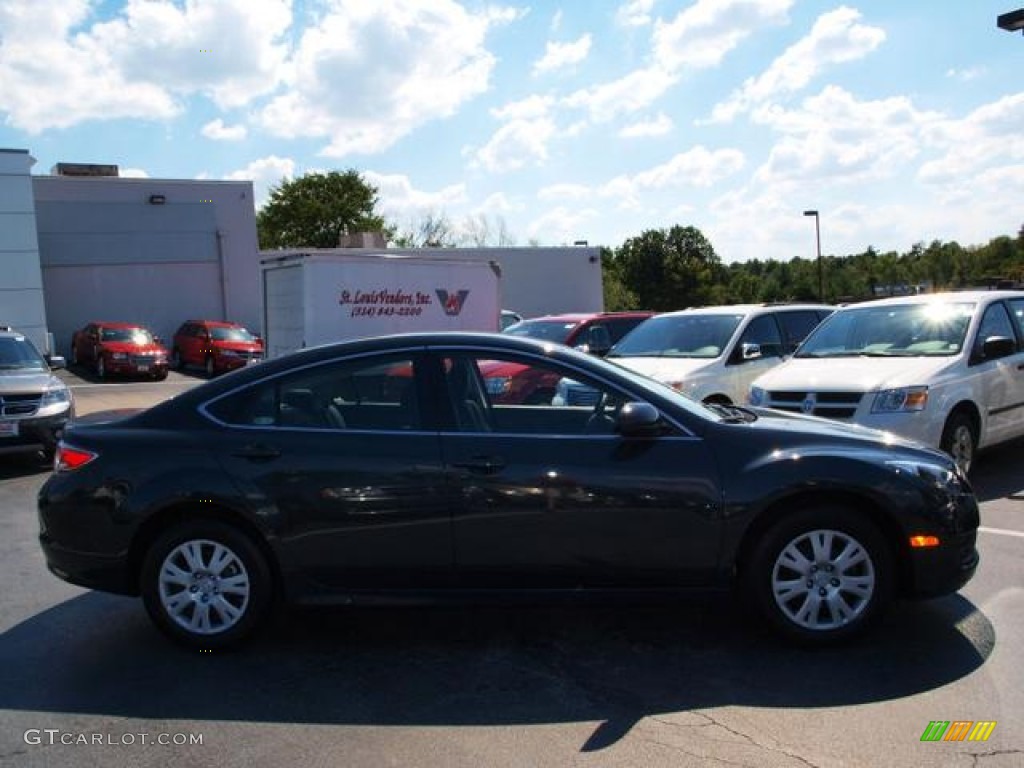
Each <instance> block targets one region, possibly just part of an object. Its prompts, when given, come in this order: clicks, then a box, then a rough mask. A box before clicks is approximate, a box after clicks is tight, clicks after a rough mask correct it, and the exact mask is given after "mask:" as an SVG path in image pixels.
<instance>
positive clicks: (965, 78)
mask: <svg viewBox="0 0 1024 768" xmlns="http://www.w3.org/2000/svg"><path fill="white" fill-rule="evenodd" d="M984 74H985V68H984V67H970V68H969V69H947V70H946V77H948V78H949V79H950V80H958V81H959V82H961V83H969V82H970V81H971V80H977V79H978V78H979V77H981V76H982V75H984Z"/></svg>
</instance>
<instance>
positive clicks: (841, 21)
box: [712, 6, 885, 121]
mask: <svg viewBox="0 0 1024 768" xmlns="http://www.w3.org/2000/svg"><path fill="white" fill-rule="evenodd" d="M860 17H861V14H860V13H859V12H858V11H856V10H854V9H852V8H847V7H845V6H844V7H840V8H837V9H836V10H834V11H830V12H829V13H826V14H823V15H822V16H821V17H820V18H819V19H818V20H817V22H815V24H814V27H813V28H812V29H811V31H810V33H809V34H808V35H807V36H806V37H804V38H803V39H802V40H800V41H799V42H797V43H796V44H794V45H792V46H790V47H789V48H788V49H787V50H786V51H785V52H784V53H783V54H782V55H781V56H779V57H778V58H777V59H775V61H773V62H772V63H771V65H770V66H769V67H768V69H766V70H765V71H764V72H763V73H762V74H761V75H759V76H758V77H756V78H750V79H749V80H747V81H746V82H745V83H744V84H743V87H742V88H740V89H739V90H738V91H736V92H734V93H733V94H732V96H730V97H729V99H727V100H726V101H724V102H722V103H720V104H718V105H716V106H715V108H714V110H713V112H712V120H714V121H728V120H732V119H733V118H735V117H736V116H737V115H738V114H739V113H741V112H745V111H747V110H749V109H751V108H752V107H754V106H755V105H758V104H764V103H766V102H768V101H769V100H771V99H773V98H777V97H779V96H784V95H786V94H790V93H794V92H796V91H799V90H801V89H803V88H805V87H806V86H807V84H808V83H810V82H811V80H812V79H813V78H814V77H815V76H817V75H818V74H820V73H821V72H822V71H823V70H824V69H826V68H827V67H828V66H829V65H832V64H839V63H843V62H847V61H854V60H856V59H860V58H863V57H864V56H866V55H867V54H869V53H871V52H872V51H873V50H875V49H876V48H877V47H878V46H880V45H881V44H882V42H883V41H884V40H885V31H884V30H882V29H880V28H878V27H870V26H867V25H864V24H860V23H858V22H859V20H860Z"/></svg>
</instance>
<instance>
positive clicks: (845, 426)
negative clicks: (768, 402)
mask: <svg viewBox="0 0 1024 768" xmlns="http://www.w3.org/2000/svg"><path fill="white" fill-rule="evenodd" d="M748 409H749V410H751V411H753V412H754V413H755V414H756V415H757V417H758V418H757V420H756V421H753V422H750V423H747V424H742V425H740V426H744V427H748V428H750V429H751V430H753V431H755V432H757V433H771V432H774V433H779V432H783V433H786V434H787V435H789V434H796V433H799V434H801V435H804V436H806V437H808V438H809V439H810V440H809V442H810V443H821V444H826V443H827V444H829V445H836V444H837V443H844V444H847V445H849V446H851V447H858V446H862V447H865V448H874V449H899V450H902V451H904V452H910V453H915V454H918V455H920V456H922V457H930V458H932V459H936V458H938V459H940V460H941V461H942V462H943V463H945V462H947V461H948V459H949V457H948V456H946V454H944V453H942V452H941V451H939V450H937V449H935V448H931V447H929V446H926V445H923V444H922V443H918V442H916V441H914V440H909V439H907V438H905V437H900V436H899V435H897V434H894V433H892V432H885V431H882V430H878V429H871V428H870V427H863V426H860V425H859V424H854V423H847V422H840V421H833V420H832V419H822V418H819V417H817V416H805V415H803V414H799V413H789V412H784V411H775V410H769V409H766V408H748ZM784 442H785V443H786V444H789V445H793V444H794V441H793V440H792V439H791V438H787V439H786V440H785V441H784Z"/></svg>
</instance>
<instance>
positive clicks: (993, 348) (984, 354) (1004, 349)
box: [981, 336, 1017, 360]
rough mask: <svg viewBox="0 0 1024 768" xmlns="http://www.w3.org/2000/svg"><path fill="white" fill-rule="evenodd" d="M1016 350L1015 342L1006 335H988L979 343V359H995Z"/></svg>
mask: <svg viewBox="0 0 1024 768" xmlns="http://www.w3.org/2000/svg"><path fill="white" fill-rule="evenodd" d="M1016 351H1017V342H1016V341H1014V340H1013V339H1011V338H1009V337H1007V336H989V337H988V338H987V339H985V343H984V344H982V345H981V360H997V359H999V358H1000V357H1006V356H1008V355H1012V354H1013V353H1014V352H1016Z"/></svg>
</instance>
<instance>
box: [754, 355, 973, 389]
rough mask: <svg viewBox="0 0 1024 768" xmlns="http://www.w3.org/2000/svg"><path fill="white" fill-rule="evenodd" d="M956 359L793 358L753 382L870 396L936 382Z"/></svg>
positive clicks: (762, 384) (766, 387)
mask: <svg viewBox="0 0 1024 768" xmlns="http://www.w3.org/2000/svg"><path fill="white" fill-rule="evenodd" d="M957 360H958V358H955V357H818V358H798V357H794V358H791V359H789V360H787V361H786V362H784V363H783V364H782V365H779V366H777V367H775V368H773V369H772V370H771V371H768V372H767V373H765V374H764V375H762V376H760V377H758V379H757V380H756V381H755V382H754V386H755V387H761V388H762V389H767V390H783V389H784V390H814V391H822V390H827V391H842V392H873V391H877V390H882V389H894V388H896V387H910V386H915V385H918V384H922V383H924V382H929V381H935V380H936V379H937V378H939V377H940V376H941V375H942V374H943V373H944V372H945V371H946V370H947V369H949V368H951V367H952V366H953V365H955V363H956V361H957Z"/></svg>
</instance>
